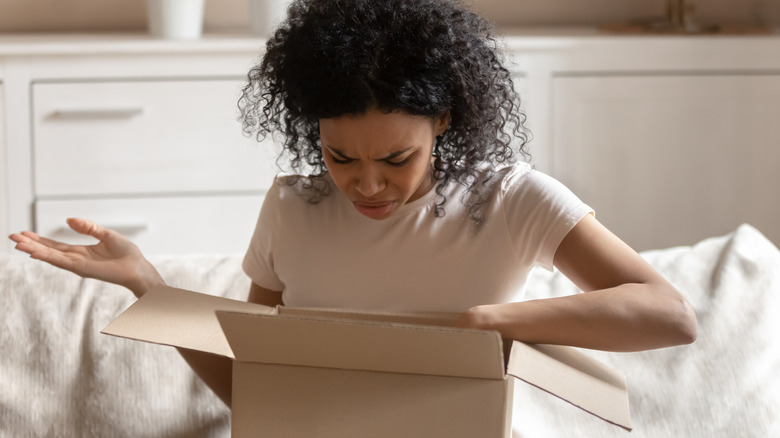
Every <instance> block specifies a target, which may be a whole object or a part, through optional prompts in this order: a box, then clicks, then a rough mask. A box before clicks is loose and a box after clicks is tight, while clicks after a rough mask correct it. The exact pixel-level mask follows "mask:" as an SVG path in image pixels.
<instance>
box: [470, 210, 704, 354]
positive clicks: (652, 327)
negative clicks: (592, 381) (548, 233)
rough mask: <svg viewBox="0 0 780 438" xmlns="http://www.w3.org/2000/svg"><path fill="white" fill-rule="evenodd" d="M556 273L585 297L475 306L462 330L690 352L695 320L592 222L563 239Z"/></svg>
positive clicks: (673, 293)
mask: <svg viewBox="0 0 780 438" xmlns="http://www.w3.org/2000/svg"><path fill="white" fill-rule="evenodd" d="M554 264H555V266H556V267H557V268H558V269H559V270H560V271H561V272H562V273H563V274H564V275H566V276H567V277H568V278H569V279H571V280H572V282H574V284H576V285H577V286H578V287H579V288H580V289H582V290H583V291H584V292H586V293H584V294H577V295H571V296H566V297H560V298H549V299H541V300H530V301H523V302H518V303H509V304H496V305H485V306H478V307H475V308H472V309H470V310H469V311H468V312H466V313H465V314H464V315H463V317H462V318H461V320H460V325H462V326H466V327H474V328H482V329H491V330H497V331H499V332H500V333H501V334H502V335H503V336H504V337H505V338H510V339H517V340H520V341H524V342H529V343H542V344H562V345H571V346H576V347H583V348H590V349H597V350H609V351H638V350H648V349H653V348H662V347H670V346H674V345H681V344H689V343H692V342H693V341H694V340H695V339H696V330H697V323H696V315H695V313H694V312H693V309H692V308H691V306H690V304H688V302H687V301H686V300H685V298H683V296H682V295H681V294H680V293H679V292H678V291H677V290H676V289H675V288H674V286H672V285H671V284H670V283H669V282H668V281H666V279H664V278H663V277H662V276H661V275H660V274H659V273H658V272H656V271H655V269H653V268H652V267H651V266H650V265H649V264H648V263H647V262H645V260H644V259H642V257H641V256H640V255H639V254H637V253H636V252H635V251H634V250H632V249H631V248H630V247H629V246H628V245H626V244H625V243H623V241H621V240H620V239H619V238H617V237H616V236H615V235H614V234H612V233H611V232H610V231H609V230H607V229H606V228H605V227H604V226H603V225H602V224H601V223H599V222H598V221H597V220H596V219H595V218H594V217H593V216H592V215H587V216H586V217H585V218H583V219H582V220H581V221H580V222H579V223H578V224H577V225H576V226H575V227H574V228H573V229H572V230H571V231H570V232H569V234H568V235H567V236H566V237H565V238H564V240H563V241H562V242H561V244H560V246H559V247H558V250H557V251H556V253H555V258H554Z"/></svg>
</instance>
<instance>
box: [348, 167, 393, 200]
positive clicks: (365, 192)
mask: <svg viewBox="0 0 780 438" xmlns="http://www.w3.org/2000/svg"><path fill="white" fill-rule="evenodd" d="M385 186H386V183H385V179H384V177H383V176H382V172H380V171H379V170H378V169H376V168H375V166H372V165H368V166H362V167H361V169H360V172H359V173H358V176H357V181H356V182H355V188H356V189H357V191H358V193H360V195H361V196H364V197H366V198H371V197H373V196H374V195H376V194H378V193H380V192H382V190H384V189H385Z"/></svg>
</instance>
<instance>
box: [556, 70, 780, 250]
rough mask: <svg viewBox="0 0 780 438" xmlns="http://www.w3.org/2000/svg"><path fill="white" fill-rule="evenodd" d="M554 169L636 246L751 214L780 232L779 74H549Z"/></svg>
mask: <svg viewBox="0 0 780 438" xmlns="http://www.w3.org/2000/svg"><path fill="white" fill-rule="evenodd" d="M553 93H554V104H553V106H554V114H553V121H552V124H553V126H554V133H553V138H554V155H555V157H556V166H555V173H556V175H558V176H559V178H560V179H561V180H562V181H563V182H564V183H566V184H568V185H569V186H570V187H571V188H572V189H573V190H574V191H575V192H577V193H578V194H579V195H580V196H581V197H582V198H583V199H584V200H585V201H586V202H588V203H590V204H591V206H592V207H594V208H595V209H596V212H597V217H599V219H600V220H601V221H602V222H604V223H605V224H606V225H607V226H608V227H609V228H611V229H612V230H613V231H615V232H616V234H618V235H619V236H621V237H623V238H624V239H625V240H626V241H627V242H628V243H629V244H631V245H632V246H634V247H635V248H637V249H650V248H662V247H667V246H672V245H681V244H690V243H694V242H695V241H697V240H699V239H701V238H705V237H708V236H713V235H719V234H723V233H726V232H728V231H730V230H733V229H734V228H735V227H736V226H737V225H739V224H740V223H743V222H748V223H751V224H753V225H755V226H756V227H757V228H758V229H759V230H761V231H763V232H764V233H765V234H767V236H768V237H769V238H770V239H773V240H774V241H775V242H780V202H779V201H780V197H778V188H780V123H778V114H780V75H777V74H764V75H756V74H734V73H724V74H685V75H684V74H680V73H677V74H665V75H658V74H655V75H653V74H648V75H631V76H625V75H619V74H615V75H609V76H607V75H588V76H582V75H579V76H569V77H566V76H562V77H557V78H556V79H555V80H554V89H553Z"/></svg>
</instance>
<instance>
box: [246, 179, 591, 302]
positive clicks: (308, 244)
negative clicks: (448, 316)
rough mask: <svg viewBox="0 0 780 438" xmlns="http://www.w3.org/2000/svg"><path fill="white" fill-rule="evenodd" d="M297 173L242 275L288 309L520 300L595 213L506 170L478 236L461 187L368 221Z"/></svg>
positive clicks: (552, 187)
mask: <svg viewBox="0 0 780 438" xmlns="http://www.w3.org/2000/svg"><path fill="white" fill-rule="evenodd" d="M287 178H291V177H290V176H278V177H277V178H276V181H274V184H273V186H272V187H271V189H270V190H269V191H268V194H267V195H266V198H265V201H264V203H263V207H262V209H261V212H260V217H259V219H258V222H257V228H256V229H255V233H254V236H253V237H252V241H251V244H250V247H249V250H248V251H247V254H246V256H245V258H244V262H243V268H244V271H245V272H246V273H247V275H249V277H250V278H251V279H252V281H254V282H255V283H256V284H258V285H259V286H262V287H264V288H267V289H270V290H280V291H283V296H282V299H283V301H284V303H285V305H287V306H301V307H329V308H345V309H364V310H387V311H440V312H462V311H465V310H467V309H469V308H471V307H473V306H476V305H480V304H492V303H506V302H511V301H517V300H519V299H520V298H521V297H522V291H523V286H524V284H525V282H526V279H527V277H528V274H529V273H530V271H531V269H532V268H533V266H534V265H536V264H538V265H541V266H543V267H545V268H547V269H552V262H553V256H554V255H555V251H556V249H557V248H558V245H559V244H560V242H561V240H563V238H564V237H565V236H566V234H568V232H569V231H570V230H571V229H572V228H573V227H574V225H575V224H576V223H577V222H579V220H580V219H582V217H584V216H585V215H586V214H588V213H590V212H591V211H592V210H591V209H590V207H588V206H587V205H585V204H584V203H583V202H582V201H580V199H579V198H577V197H576V196H575V195H574V194H573V193H572V192H571V191H570V190H569V189H567V188H566V187H565V186H564V185H563V184H561V183H559V182H558V181H556V180H554V179H553V178H551V177H549V176H547V175H544V174H542V173H540V172H537V171H535V170H532V169H530V168H529V167H528V166H527V165H525V164H521V165H516V166H512V167H511V168H508V169H505V171H504V172H500V174H499V175H498V178H494V181H495V183H496V184H498V185H497V186H495V188H496V190H494V191H493V196H492V198H491V199H490V200H489V202H487V203H486V205H485V210H484V211H485V221H484V223H483V225H482V226H481V227H479V229H477V228H476V227H475V225H474V222H473V221H472V219H470V218H468V208H467V207H466V206H465V205H464V204H463V202H461V196H462V194H463V193H464V191H465V190H464V187H463V186H462V185H461V184H458V183H451V184H449V186H448V187H447V188H446V190H445V192H444V193H445V195H446V196H447V202H446V203H445V204H444V209H445V211H446V214H445V216H444V217H435V216H434V214H433V209H434V205H435V202H436V193H435V191H434V190H431V191H430V192H429V193H427V194H426V195H424V196H422V197H421V198H419V199H417V200H415V201H413V202H410V203H408V204H406V205H404V206H402V207H401V208H400V209H399V210H398V211H397V212H396V213H395V214H393V215H392V216H391V217H389V218H387V219H384V220H379V221H378V220H374V219H369V218H367V217H365V216H363V215H361V214H360V213H359V212H358V211H356V210H355V208H354V206H353V205H352V203H351V202H350V201H349V200H348V199H347V198H346V197H345V196H344V195H343V194H342V193H341V192H340V191H339V190H338V189H337V188H336V187H335V185H334V184H333V181H332V180H331V179H330V177H329V176H327V175H326V176H324V177H323V179H324V181H325V182H326V183H327V184H329V185H330V189H331V190H330V194H329V195H327V196H325V197H324V198H322V200H321V201H320V202H319V203H316V204H312V203H309V202H307V197H306V196H305V195H302V194H301V193H300V190H302V189H301V186H300V184H298V185H292V186H291V185H290V184H288V182H287V181H289V180H286V179H287Z"/></svg>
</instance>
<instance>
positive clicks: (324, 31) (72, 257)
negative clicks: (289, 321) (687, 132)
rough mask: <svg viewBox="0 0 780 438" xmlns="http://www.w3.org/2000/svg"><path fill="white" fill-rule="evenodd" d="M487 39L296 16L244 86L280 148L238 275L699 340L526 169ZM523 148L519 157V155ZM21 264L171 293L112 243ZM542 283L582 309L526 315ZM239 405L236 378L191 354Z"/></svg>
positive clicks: (435, 0)
mask: <svg viewBox="0 0 780 438" xmlns="http://www.w3.org/2000/svg"><path fill="white" fill-rule="evenodd" d="M518 105H519V98H518V96H517V94H516V93H515V91H514V89H513V85H512V81H511V77H510V74H509V72H508V71H507V70H506V69H505V68H504V67H503V66H502V65H501V62H500V59H499V57H498V53H497V50H496V43H495V40H494V39H493V38H492V37H491V36H490V31H489V28H488V26H487V25H486V24H485V22H484V21H483V20H481V19H480V18H479V17H478V16H476V15H475V14H473V13H471V12H469V11H467V10H465V9H463V8H462V7H460V6H459V5H457V4H454V3H451V2H450V1H448V0H297V1H295V2H294V3H293V4H292V6H291V7H290V10H289V16H288V19H287V21H285V22H284V23H283V24H282V25H281V26H280V27H279V29H278V30H277V31H276V32H275V34H274V36H273V37H272V38H271V39H270V40H269V42H268V43H267V50H266V54H265V56H264V58H263V60H262V62H261V63H260V64H259V65H258V66H256V67H255V68H253V69H252V70H251V71H250V73H249V83H248V84H247V86H246V87H245V89H244V95H243V97H242V99H241V100H240V102H239V106H240V108H241V110H242V114H243V123H244V129H245V131H246V132H248V133H253V134H256V135H257V136H258V137H263V136H265V135H267V134H269V133H281V134H282V136H281V138H283V139H284V146H285V152H286V156H287V158H288V159H289V162H290V164H291V167H292V169H293V170H294V171H296V172H298V173H297V174H293V175H286V176H279V177H277V179H276V180H275V182H274V185H273V186H272V188H271V189H270V190H269V192H268V194H267V196H266V200H265V202H264V204H263V207H262V210H261V213H260V217H259V219H258V224H257V228H256V230H255V233H254V236H253V237H252V240H251V244H250V247H249V250H248V251H247V254H246V257H245V259H244V263H243V266H244V270H245V271H246V273H247V274H248V275H249V276H250V278H251V279H252V285H251V288H250V291H249V296H248V300H249V301H252V302H257V303H261V304H266V305H271V306H273V305H278V304H285V305H296V306H326V307H342V308H363V309H387V310H421V311H423V310H425V311H457V312H462V317H461V318H460V320H459V321H458V324H459V325H461V326H464V327H472V328H480V329H489V330H497V331H499V332H500V333H501V334H502V336H503V337H505V338H512V339H517V340H521V341H525V342H531V343H549V344H565V345H573V346H579V347H585V348H593V349H602V350H612V351H634V350H644V349H651V348H660V347H666V346H672V345H679V344H685V343H690V342H693V341H694V339H695V337H696V318H695V315H694V313H693V311H692V310H691V307H690V306H689V305H688V303H687V302H686V300H685V299H684V298H683V297H682V296H681V294H680V293H679V292H678V291H677V290H675V288H674V287H673V286H672V285H671V284H669V283H668V282H667V281H666V280H665V279H664V278H662V277H661V276H660V275H659V274H658V273H657V272H656V271H655V270H653V269H652V268H651V267H650V266H649V265H648V264H647V263H646V262H645V261H644V260H643V259H642V258H641V257H640V256H639V255H638V254H637V253H636V252H634V251H633V250H632V249H631V248H629V247H628V246H627V245H625V244H624V243H623V242H622V241H621V240H620V239H618V238H617V237H615V236H614V235H613V234H612V233H610V232H609V231H608V230H607V229H606V228H605V227H604V226H602V225H601V224H600V223H599V222H598V221H597V220H596V219H595V217H594V216H593V214H592V211H591V209H590V208H589V207H588V206H587V205H585V204H584V203H583V202H582V201H580V200H579V199H578V198H577V197H576V196H575V195H573V194H572V193H571V192H570V191H569V190H568V189H567V188H565V187H564V186H563V185H561V184H560V183H558V182H557V181H555V180H553V179H552V178H550V177H548V176H546V175H543V174H541V173H539V172H536V171H534V170H533V169H531V168H530V167H529V166H528V165H526V164H525V163H520V164H516V163H514V161H515V155H516V153H517V154H519V155H522V156H526V155H527V154H526V153H525V149H524V147H525V143H526V135H525V131H524V127H523V121H524V118H525V116H524V115H523V114H522V113H521V112H520V111H519V106H518ZM515 149H516V151H517V152H515ZM68 223H69V225H70V226H71V227H72V228H73V229H74V230H75V231H77V232H79V233H83V234H88V235H91V236H93V237H95V238H96V239H98V240H99V243H98V244H96V245H94V246H86V247H84V246H70V245H66V244H63V243H59V242H55V241H52V240H49V239H46V238H43V237H40V236H37V235H36V234H34V233H31V232H23V233H20V234H14V235H12V236H11V239H12V240H14V241H15V242H17V246H16V248H17V249H19V250H21V251H24V252H27V253H29V254H30V255H31V256H32V257H33V258H36V259H40V260H43V261H46V262H48V263H51V264H53V265H55V266H58V267H61V268H63V269H67V270H70V271H73V272H75V273H77V274H79V275H82V276H85V277H92V278H97V279H100V280H104V281H109V282H112V283H117V284H120V285H123V286H125V287H127V288H128V289H130V290H131V291H132V292H133V293H134V294H135V295H136V296H139V297H140V296H141V295H143V294H144V293H145V292H146V291H147V290H148V289H149V288H150V287H153V286H155V285H157V284H161V283H163V282H164V281H163V279H162V278H161V277H160V275H159V274H158V273H157V271H156V270H155V269H154V267H153V266H152V265H151V264H150V263H149V262H148V261H147V260H146V259H145V258H144V257H143V256H142V254H141V253H140V252H139V250H138V249H137V248H136V247H135V245H133V244H132V243H131V242H129V241H128V240H127V239H125V238H124V237H122V236H120V235H119V234H118V233H116V232H114V231H112V230H108V229H105V228H102V227H100V226H99V225H97V224H94V223H92V222H90V221H87V220H83V219H71V220H69V222H68ZM535 265H541V266H543V267H546V268H548V269H552V268H553V266H554V267H556V268H558V269H559V270H560V271H561V272H563V274H565V275H566V276H567V277H568V278H570V279H571V280H572V281H573V282H574V283H575V284H576V285H577V286H578V287H579V288H581V289H582V290H583V291H585V292H587V293H584V294H577V295H572V296H567V297H561V298H553V299H544V300H534V301H523V302H513V299H515V297H516V296H517V292H518V291H519V290H521V289H522V287H523V285H524V283H525V281H526V279H527V276H528V274H529V272H530V270H531V269H532V268H533V267H534V266H535ZM181 352H182V355H183V356H184V357H185V359H187V361H188V362H189V363H190V365H191V366H192V367H193V369H194V370H195V371H196V372H197V373H198V374H199V375H200V376H201V378H202V379H203V380H204V381H205V382H206V383H207V384H208V385H209V386H210V387H211V388H212V389H214V391H215V392H216V393H217V394H218V395H219V396H220V397H221V398H222V399H223V400H224V401H225V402H226V403H228V404H229V403H230V379H231V375H230V374H231V371H230V366H231V364H230V361H229V360H227V359H224V358H217V357H214V356H210V355H207V354H203V353H195V352H190V351H183V350H182V351H181Z"/></svg>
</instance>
